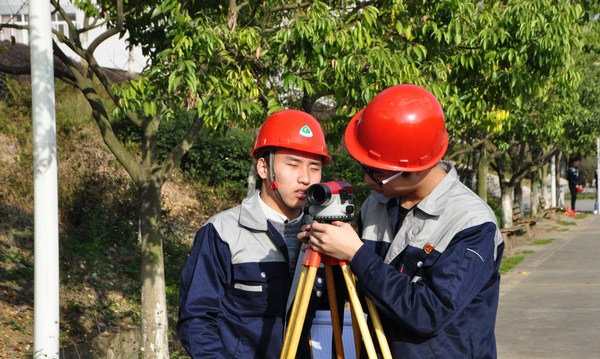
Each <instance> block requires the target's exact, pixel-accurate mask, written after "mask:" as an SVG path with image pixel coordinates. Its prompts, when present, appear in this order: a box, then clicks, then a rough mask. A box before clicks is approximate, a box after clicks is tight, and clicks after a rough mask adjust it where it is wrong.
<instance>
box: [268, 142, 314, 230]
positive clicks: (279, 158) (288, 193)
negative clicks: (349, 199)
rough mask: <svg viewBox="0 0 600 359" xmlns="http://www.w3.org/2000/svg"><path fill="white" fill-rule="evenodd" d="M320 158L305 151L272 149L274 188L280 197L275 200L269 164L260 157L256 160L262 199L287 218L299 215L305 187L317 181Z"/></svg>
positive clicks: (304, 203) (305, 200)
mask: <svg viewBox="0 0 600 359" xmlns="http://www.w3.org/2000/svg"><path fill="white" fill-rule="evenodd" d="M321 160H322V158H321V156H319V155H314V154H310V153H306V152H301V151H296V150H289V149H279V150H277V151H275V156H274V160H273V170H274V172H275V180H276V181H277V184H278V190H279V193H280V195H281V198H282V199H283V203H281V201H279V200H278V199H277V197H276V195H275V193H274V191H273V190H272V189H271V188H270V179H269V164H268V161H266V160H265V159H264V158H261V159H259V160H258V163H257V167H256V169H257V172H258V175H259V176H260V178H262V180H263V187H262V192H261V198H262V200H263V201H264V202H265V203H266V204H267V205H268V206H269V207H271V208H273V209H275V210H278V211H279V212H281V213H283V214H284V215H286V216H287V217H288V218H295V217H297V216H298V215H300V212H301V210H302V208H303V207H304V206H305V205H306V203H307V201H308V200H307V198H306V190H307V189H308V187H310V185H312V184H315V183H319V182H320V181H321V170H322V166H323V165H322V162H321Z"/></svg>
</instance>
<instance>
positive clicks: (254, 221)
mask: <svg viewBox="0 0 600 359" xmlns="http://www.w3.org/2000/svg"><path fill="white" fill-rule="evenodd" d="M259 193H260V192H259V191H255V192H254V194H253V195H251V196H250V197H246V198H245V199H244V200H243V201H242V205H241V210H240V219H239V222H240V225H241V226H244V227H246V228H249V229H253V230H257V231H266V230H267V229H268V225H267V217H266V216H265V213H264V211H263V210H262V207H261V206H260V203H259V202H258V201H259V198H258V196H259Z"/></svg>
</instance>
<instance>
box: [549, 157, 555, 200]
mask: <svg viewBox="0 0 600 359" xmlns="http://www.w3.org/2000/svg"><path fill="white" fill-rule="evenodd" d="M550 174H551V179H550V198H551V202H550V203H552V205H551V207H556V156H552V159H551V161H550Z"/></svg>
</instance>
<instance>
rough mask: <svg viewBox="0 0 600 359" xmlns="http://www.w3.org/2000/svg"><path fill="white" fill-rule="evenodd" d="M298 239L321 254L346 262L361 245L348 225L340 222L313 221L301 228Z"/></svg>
mask: <svg viewBox="0 0 600 359" xmlns="http://www.w3.org/2000/svg"><path fill="white" fill-rule="evenodd" d="M298 239H299V240H301V241H302V242H304V243H307V244H308V245H309V246H310V247H311V248H312V249H313V250H315V251H317V252H319V253H321V254H325V255H328V256H330V257H332V258H335V259H338V260H344V261H348V262H349V261H351V260H352V258H353V257H354V254H356V252H357V251H358V249H359V248H360V247H361V246H362V245H363V243H362V241H361V240H360V238H359V237H358V235H357V234H356V232H355V231H354V228H352V226H351V225H350V223H347V222H341V221H335V222H332V223H331V224H327V223H319V222H317V221H313V222H312V223H310V224H306V225H304V226H302V230H301V231H300V232H299V233H298Z"/></svg>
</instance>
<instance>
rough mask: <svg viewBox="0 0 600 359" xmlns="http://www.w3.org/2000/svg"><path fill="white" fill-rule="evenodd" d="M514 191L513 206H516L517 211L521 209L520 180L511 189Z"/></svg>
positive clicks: (521, 191) (521, 193)
mask: <svg viewBox="0 0 600 359" xmlns="http://www.w3.org/2000/svg"><path fill="white" fill-rule="evenodd" d="M513 192H514V196H513V197H514V200H513V208H518V209H519V211H521V212H522V211H523V188H522V187H521V182H519V183H517V184H516V185H515V187H514V189H513Z"/></svg>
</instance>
